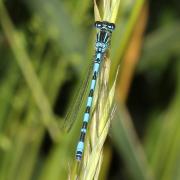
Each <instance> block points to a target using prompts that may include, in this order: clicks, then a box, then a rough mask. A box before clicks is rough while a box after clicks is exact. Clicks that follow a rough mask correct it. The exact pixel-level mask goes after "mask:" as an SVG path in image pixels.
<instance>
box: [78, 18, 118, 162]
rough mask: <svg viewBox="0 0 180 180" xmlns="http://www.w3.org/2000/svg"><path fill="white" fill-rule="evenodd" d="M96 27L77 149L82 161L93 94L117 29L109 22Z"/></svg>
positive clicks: (98, 24)
mask: <svg viewBox="0 0 180 180" xmlns="http://www.w3.org/2000/svg"><path fill="white" fill-rule="evenodd" d="M95 27H96V29H97V30H98V32H97V36H96V43H95V58H94V66H93V73H92V79H91V84H90V91H89V95H88V98H87V104H86V110H85V113H84V117H83V124H82V128H81V134H80V139H79V142H78V144H77V148H76V159H77V160H78V161H80V160H81V159H82V154H83V151H84V140H85V135H86V132H87V126H88V122H89V119H90V110H91V106H92V102H93V94H94V90H95V87H96V81H97V77H98V74H99V71H100V66H101V63H102V61H103V59H104V56H105V54H106V52H107V50H108V48H109V46H110V41H111V35H112V32H113V30H114V29H115V24H114V23H109V22H107V21H102V22H100V21H96V22H95Z"/></svg>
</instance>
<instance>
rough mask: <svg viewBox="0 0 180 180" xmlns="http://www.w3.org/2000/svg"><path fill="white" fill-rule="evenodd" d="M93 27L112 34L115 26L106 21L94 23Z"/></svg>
mask: <svg viewBox="0 0 180 180" xmlns="http://www.w3.org/2000/svg"><path fill="white" fill-rule="evenodd" d="M95 27H96V28H97V29H100V30H105V31H110V32H112V31H113V30H114V29H115V24H114V23H110V22H107V21H96V22H95Z"/></svg>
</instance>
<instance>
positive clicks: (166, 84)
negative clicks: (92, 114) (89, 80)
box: [0, 0, 180, 180]
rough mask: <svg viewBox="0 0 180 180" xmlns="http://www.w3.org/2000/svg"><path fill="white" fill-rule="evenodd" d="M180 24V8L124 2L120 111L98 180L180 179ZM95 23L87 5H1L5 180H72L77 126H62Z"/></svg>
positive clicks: (1, 170)
mask: <svg viewBox="0 0 180 180" xmlns="http://www.w3.org/2000/svg"><path fill="white" fill-rule="evenodd" d="M98 3H100V2H99V1H98ZM179 18H180V1H178V0H172V1H167V0H158V1H156V0H149V1H148V2H147V1H143V0H135V1H132V0H121V3H120V8H119V14H118V17H117V22H116V31H115V32H114V33H113V38H112V44H111V46H112V47H111V51H110V54H111V55H110V57H111V61H112V66H111V67H112V69H111V76H110V77H111V78H110V85H111V84H112V82H113V81H114V77H115V74H116V70H117V67H118V65H119V64H120V71H119V76H118V80H117V91H116V101H117V104H118V111H117V112H116V115H115V117H114V120H113V121H112V127H111V128H110V133H109V137H108V138H107V141H106V143H105V147H104V159H103V163H102V167H101V173H100V175H99V179H112V180H116V179H122V180H128V179H133V180H134V179H135V180H141V179H142V180H143V179H157V180H179V179H180V111H179V107H180V21H179ZM93 23H94V14H93V2H92V1H90V0H68V1H66V0H51V1H50V0H13V1H11V0H0V180H36V179H38V180H39V179H43V180H46V179H47V180H56V179H62V180H63V179H67V176H68V172H69V169H70V166H71V165H70V164H71V163H73V161H74V152H75V146H76V142H77V140H78V135H79V130H80V126H79V125H77V126H76V128H74V130H73V131H72V132H71V133H69V134H68V133H67V132H66V130H65V129H66V128H65V127H64V125H63V124H64V121H65V117H66V114H67V113H68V112H70V114H71V111H72V108H71V107H72V104H74V102H76V101H80V99H76V96H75V95H76V93H77V91H79V89H80V93H81V92H82V90H83V88H84V87H83V85H82V82H83V81H84V79H86V74H87V69H88V67H89V64H90V63H91V62H92V57H93V50H94V40H95V30H94V28H93ZM74 97H75V98H74ZM80 111H81V110H80ZM82 111H83V109H82ZM76 113H77V112H74V114H71V115H72V116H73V117H75V116H76ZM66 119H67V118H66ZM74 119H75V118H74ZM67 123H71V122H69V121H67ZM67 123H66V124H67ZM72 179H73V178H72Z"/></svg>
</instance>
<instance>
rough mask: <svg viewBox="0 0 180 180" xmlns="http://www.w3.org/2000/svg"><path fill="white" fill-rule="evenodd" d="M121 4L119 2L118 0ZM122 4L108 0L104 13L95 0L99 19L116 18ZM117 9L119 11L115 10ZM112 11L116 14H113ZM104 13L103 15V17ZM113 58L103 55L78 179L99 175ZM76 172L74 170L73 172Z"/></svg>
mask: <svg viewBox="0 0 180 180" xmlns="http://www.w3.org/2000/svg"><path fill="white" fill-rule="evenodd" d="M115 2H116V3H117V4H116V3H115ZM115 4H116V8H117V7H118V6H119V1H114V0H112V1H108V0H104V6H103V11H104V13H103V14H104V15H103V16H101V15H100V13H99V12H100V11H99V9H98V6H97V4H96V1H95V0H94V13H95V20H96V21H97V20H105V21H109V22H112V21H111V19H114V20H115V17H116V14H117V10H116V8H115V10H113V7H115ZM114 11H115V12H116V13H115V12H114ZM112 15H113V16H114V17H112ZM101 17H103V19H102V18H101ZM110 64H111V61H110V58H109V57H108V54H107V55H106V56H105V58H104V59H103V64H102V65H101V72H100V74H99V77H98V80H97V87H96V90H95V93H94V102H93V106H92V111H91V120H90V127H89V128H88V132H87V136H86V140H85V150H84V155H83V159H82V160H81V162H79V163H77V162H76V165H75V170H74V171H73V175H71V177H76V178H75V179H83V180H84V179H85V180H91V179H98V176H99V172H100V168H101V163H102V159H103V145H104V142H105V139H106V137H107V134H108V130H109V127H110V122H111V119H112V118H111V112H112V109H113V99H114V94H115V84H116V78H115V80H114V82H113V86H112V87H111V88H109V86H108V85H109V73H110ZM70 174H72V173H70Z"/></svg>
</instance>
